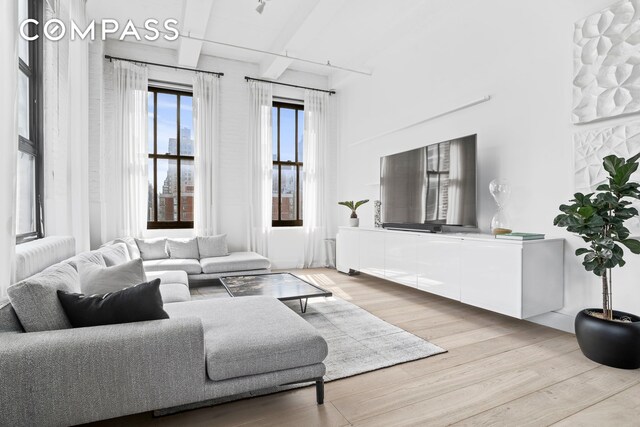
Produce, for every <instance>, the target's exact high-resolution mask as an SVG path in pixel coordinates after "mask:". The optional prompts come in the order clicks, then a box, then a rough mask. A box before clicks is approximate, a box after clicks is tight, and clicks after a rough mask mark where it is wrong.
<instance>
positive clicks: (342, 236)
mask: <svg viewBox="0 0 640 427" xmlns="http://www.w3.org/2000/svg"><path fill="white" fill-rule="evenodd" d="M359 240H360V233H359V232H358V230H349V229H341V230H340V232H339V233H338V235H337V237H336V268H337V269H338V271H341V272H343V273H348V272H349V270H350V269H351V270H360V244H359Z"/></svg>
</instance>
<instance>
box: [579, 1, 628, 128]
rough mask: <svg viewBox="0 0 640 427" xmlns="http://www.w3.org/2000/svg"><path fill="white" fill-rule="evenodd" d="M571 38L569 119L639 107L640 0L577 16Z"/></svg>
mask: <svg viewBox="0 0 640 427" xmlns="http://www.w3.org/2000/svg"><path fill="white" fill-rule="evenodd" d="M573 41H574V58H573V59H574V79H573V113H572V119H573V122H574V123H576V124H580V123H588V122H592V121H594V120H600V119H604V118H609V117H615V116H619V115H622V114H629V113H634V112H638V111H640V0H626V1H623V2H619V3H616V4H615V5H613V6H611V7H610V8H607V9H604V10H602V11H600V12H598V13H594V14H593V15H590V16H588V17H586V18H585V19H582V20H580V21H578V22H577V23H576V24H575V29H574V40H573Z"/></svg>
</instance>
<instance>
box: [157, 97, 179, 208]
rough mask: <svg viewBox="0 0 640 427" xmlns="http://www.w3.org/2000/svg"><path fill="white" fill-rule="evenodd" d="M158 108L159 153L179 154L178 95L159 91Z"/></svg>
mask: <svg viewBox="0 0 640 427" xmlns="http://www.w3.org/2000/svg"><path fill="white" fill-rule="evenodd" d="M156 110H157V114H158V117H157V121H158V131H157V132H158V154H178V132H177V129H178V97H177V96H176V95H169V94H166V93H158V105H156ZM158 185H159V183H158ZM158 219H160V218H158Z"/></svg>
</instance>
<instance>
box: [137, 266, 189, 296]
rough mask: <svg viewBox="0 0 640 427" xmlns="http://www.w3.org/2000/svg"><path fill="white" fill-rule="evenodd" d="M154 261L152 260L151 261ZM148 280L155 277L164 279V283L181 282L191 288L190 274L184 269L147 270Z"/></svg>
mask: <svg viewBox="0 0 640 427" xmlns="http://www.w3.org/2000/svg"><path fill="white" fill-rule="evenodd" d="M149 262H152V261H149ZM145 274H146V275H147V280H148V281H151V280H153V279H160V280H162V284H163V285H165V284H169V283H173V284H180V285H183V286H184V287H186V288H187V289H189V276H187V272H186V271H184V270H168V271H146V272H145Z"/></svg>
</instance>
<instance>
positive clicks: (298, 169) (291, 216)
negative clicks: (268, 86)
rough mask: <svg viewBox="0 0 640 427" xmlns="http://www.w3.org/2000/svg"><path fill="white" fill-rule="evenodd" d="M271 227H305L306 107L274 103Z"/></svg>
mask: <svg viewBox="0 0 640 427" xmlns="http://www.w3.org/2000/svg"><path fill="white" fill-rule="evenodd" d="M272 121H273V122H272V126H273V191H272V203H271V206H272V208H271V211H272V225H273V226H274V227H288V226H301V225H302V181H301V180H302V154H303V148H304V147H303V141H302V136H303V133H304V107H303V106H302V105H296V104H285V103H283V102H274V103H273V111H272Z"/></svg>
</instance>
